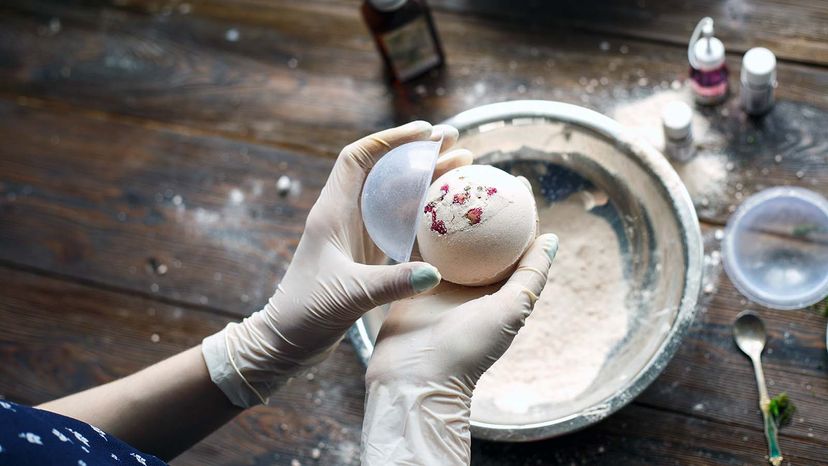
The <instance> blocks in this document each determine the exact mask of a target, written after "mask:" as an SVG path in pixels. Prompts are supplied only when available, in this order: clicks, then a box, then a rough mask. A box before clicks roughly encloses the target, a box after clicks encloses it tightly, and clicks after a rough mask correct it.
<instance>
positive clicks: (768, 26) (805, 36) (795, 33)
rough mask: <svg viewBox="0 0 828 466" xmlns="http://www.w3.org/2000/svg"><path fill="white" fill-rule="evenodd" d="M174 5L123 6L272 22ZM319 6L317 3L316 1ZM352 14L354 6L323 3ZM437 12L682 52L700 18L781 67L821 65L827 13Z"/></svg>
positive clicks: (676, 3)
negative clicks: (773, 57) (767, 52)
mask: <svg viewBox="0 0 828 466" xmlns="http://www.w3.org/2000/svg"><path fill="white" fill-rule="evenodd" d="M183 3H185V4H186V5H187V6H186V7H184V8H183V9H182V8H181V7H180V4H171V3H167V2H159V1H157V0H128V1H123V2H119V4H120V5H121V6H123V7H126V8H130V9H133V10H138V11H147V12H151V13H154V14H161V15H175V14H181V12H182V11H184V12H187V13H188V14H193V15H201V16H212V17H216V18H224V19H232V20H234V21H239V22H244V23H253V24H256V23H262V22H267V21H270V20H271V18H270V17H271V16H273V15H278V14H279V12H280V9H281V5H277V4H274V2H270V1H267V0H232V1H223V2H220V1H215V0H195V1H189V2H183ZM316 3H320V2H316ZM327 3H338V4H343V5H346V6H348V7H350V8H352V9H354V10H356V9H357V8H358V7H359V5H360V3H361V1H359V0H329V1H328V2H327ZM428 3H429V5H430V6H431V7H432V9H434V10H435V11H437V12H440V13H443V12H448V13H454V14H461V15H466V16H469V15H473V16H477V17H483V18H486V19H492V20H496V21H501V22H502V21H504V20H505V21H510V22H513V23H517V24H519V25H520V26H521V27H523V28H527V29H533V30H539V29H547V28H550V27H554V28H558V29H560V28H563V29H566V30H580V31H588V32H592V33H597V34H612V35H615V36H618V37H619V38H622V39H623V38H630V39H636V38H637V39H646V40H649V41H658V42H664V43H670V44H675V45H678V46H683V47H685V48H686V47H687V42H688V40H689V38H690V35H691V33H692V32H693V28H694V27H695V25H696V23H697V22H698V21H699V19H701V18H702V17H704V16H711V17H713V18H714V19H715V21H716V35H717V36H718V37H720V38H721V39H722V40H723V41H724V43H725V45H726V47H727V50H728V51H729V52H731V53H732V54H734V55H736V54H738V55H741V54H742V53H744V52H745V51H746V50H747V49H749V48H751V47H759V46H761V47H768V48H770V49H771V50H773V51H774V52H775V53H776V54H777V56H778V57H779V58H781V59H783V60H791V61H799V62H804V63H814V64H819V65H828V30H826V29H825V28H824V27H823V25H824V24H825V23H826V22H828V6H826V5H825V4H824V3H823V2H809V1H773V0H770V1H768V0H748V1H744V2H739V3H737V4H734V3H728V2H718V1H715V0H703V1H694V2H685V1H680V0H670V1H657V2H644V1H640V0H621V1H613V2H606V1H602V0H578V1H575V0H567V1H555V2H542V1H540V2H539V1H535V0H516V1H510V2H504V1H502V0H430V1H429V2H428Z"/></svg>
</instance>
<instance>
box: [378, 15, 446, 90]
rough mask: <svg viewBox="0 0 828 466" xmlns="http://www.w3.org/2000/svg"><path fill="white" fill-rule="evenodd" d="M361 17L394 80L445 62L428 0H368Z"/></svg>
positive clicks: (408, 76)
mask: <svg viewBox="0 0 828 466" xmlns="http://www.w3.org/2000/svg"><path fill="white" fill-rule="evenodd" d="M362 17H363V18H364V19H365V23H366V24H367V25H368V28H369V29H370V30H371V34H372V35H373V36H374V41H375V42H376V44H377V49H379V52H380V54H381V55H382V60H383V62H384V63H385V66H386V67H387V68H388V72H389V74H390V75H391V77H392V78H393V79H394V80H395V81H397V82H405V81H408V80H410V79H413V78H416V77H417V76H420V75H422V74H423V73H425V72H427V71H429V70H431V69H434V68H437V67H439V66H442V65H443V62H444V61H445V57H444V55H443V48H442V46H441V45H440V39H439V38H438V37H437V31H436V30H435V29H434V21H433V20H432V19H431V11H429V9H428V5H426V3H425V0H365V1H364V2H363V4H362Z"/></svg>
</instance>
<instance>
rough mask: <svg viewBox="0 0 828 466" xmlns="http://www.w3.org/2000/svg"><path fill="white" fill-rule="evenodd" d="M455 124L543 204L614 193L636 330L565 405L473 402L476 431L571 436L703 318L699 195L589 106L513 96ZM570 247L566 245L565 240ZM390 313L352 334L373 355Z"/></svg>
mask: <svg viewBox="0 0 828 466" xmlns="http://www.w3.org/2000/svg"><path fill="white" fill-rule="evenodd" d="M446 123H448V124H451V125H453V126H455V127H457V128H458V129H459V130H460V140H459V142H458V144H457V147H465V148H468V149H470V150H471V151H472V152H473V153H474V154H475V156H476V160H475V163H488V164H492V165H495V166H498V167H500V168H502V169H504V170H506V171H510V172H511V173H513V174H516V175H523V176H525V177H526V178H528V179H529V180H530V182H531V183H532V185H533V189H534V191H535V196H536V199H537V200H538V205H539V207H543V206H544V205H551V204H553V203H555V202H560V201H561V200H562V199H564V198H567V197H570V196H572V195H573V194H574V193H578V192H582V191H585V192H588V193H590V195H591V196H593V197H594V195H595V194H596V193H598V196H599V197H604V198H608V202H606V203H605V204H604V205H603V206H602V207H601V208H600V209H596V210H594V211H592V212H590V215H600V216H601V217H602V218H603V219H604V220H606V222H607V224H608V225H610V226H611V231H612V232H614V234H615V236H616V239H617V241H618V247H619V248H620V251H621V252H622V254H621V255H620V256H619V257H621V259H620V261H621V262H622V263H621V264H620V267H621V269H622V270H623V280H624V281H625V283H626V286H628V290H629V291H628V292H627V298H626V300H625V303H624V306H626V309H627V312H628V318H627V329H628V330H627V332H626V335H625V336H624V337H623V338H621V339H620V340H619V341H618V342H617V343H616V344H615V345H614V346H613V347H612V350H611V352H610V353H609V356H608V358H607V359H606V362H605V363H604V364H603V365H602V366H600V371H599V372H598V373H597V376H596V377H595V379H594V380H593V381H592V383H591V384H590V385H589V387H588V388H587V389H585V390H584V391H583V392H582V393H581V394H579V395H578V396H577V397H575V398H574V399H572V400H570V401H567V402H565V403H549V404H548V405H544V406H543V407H542V408H540V409H533V410H532V411H531V412H526V413H520V414H516V413H513V412H508V411H498V408H496V407H493V406H485V407H479V406H478V405H477V404H476V402H475V401H473V406H472V434H473V435H474V436H475V437H478V438H483V439H489V440H509V441H529V440H537V439H542V438H549V437H554V436H558V435H562V434H565V433H568V432H572V431H575V430H577V429H581V428H583V427H586V426H588V425H590V424H593V423H595V422H597V421H599V420H601V419H603V418H604V417H606V416H608V415H610V414H611V413H613V412H615V411H617V410H618V409H620V408H621V407H622V406H624V405H625V404H627V403H629V402H630V401H631V400H632V399H633V398H635V397H636V396H637V395H638V394H639V393H641V391H642V390H644V389H645V388H646V387H647V386H648V385H649V384H650V383H651V382H652V381H653V380H654V379H655V378H656V377H657V376H658V375H659V373H661V371H662V370H663V369H664V367H665V366H666V365H667V363H668V362H669V361H670V359H671V358H672V356H673V354H674V353H675V351H676V349H677V348H678V346H679V344H680V342H681V339H682V338H683V336H684V334H685V333H686V331H687V329H688V327H689V326H690V324H691V322H692V320H693V317H694V314H695V307H696V302H697V299H698V297H699V291H700V288H701V281H702V261H703V245H702V238H701V233H700V231H699V225H698V220H697V218H696V213H695V210H694V209H693V204H692V202H691V201H690V196H689V195H688V194H687V191H686V189H685V188H684V185H683V184H682V182H681V180H680V179H679V177H678V175H677V174H676V172H675V171H673V169H672V167H671V166H670V164H669V163H668V162H667V161H666V160H665V159H664V157H663V156H662V155H661V154H660V153H659V152H658V151H656V150H655V149H653V148H652V147H650V146H648V145H647V144H646V143H644V142H643V141H640V140H637V139H635V137H634V136H632V135H630V134H629V133H628V132H626V131H625V130H624V129H623V127H621V125H619V124H618V123H616V122H615V121H613V120H611V119H609V118H607V117H605V116H603V115H601V114H598V113H596V112H593V111H591V110H587V109H585V108H582V107H578V106H575V105H569V104H564V103H558V102H548V101H513V102H504V103H498V104H492V105H485V106H482V107H478V108H475V109H472V110H468V111H466V112H463V113H461V114H459V115H457V116H455V117H453V118H451V119H449V120H448V121H447V122H446ZM604 195H606V196H604ZM599 204H600V202H599ZM541 217H543V209H541ZM543 220H544V219H543V218H541V223H543ZM550 220H554V221H560V220H561V219H557V220H555V219H550ZM564 221H566V220H565V219H564ZM553 232H554V229H553ZM591 233H592V232H591V231H584V232H583V234H584V235H590V234H591ZM565 247H566V244H565V243H564V242H562V244H561V248H565ZM555 266H558V264H557V263H556V264H555ZM553 270H554V269H553ZM587 273H601V271H600V270H594V271H587ZM541 298H543V295H541ZM542 301H543V300H541V301H539V302H538V305H542V304H543V303H542ZM547 302H548V301H547ZM558 304H560V305H565V303H558ZM572 311H573V312H577V310H575V309H573V310H572ZM384 312H385V309H381V308H378V309H374V310H373V311H371V312H369V313H368V314H366V315H365V316H364V317H363V318H362V319H360V321H359V322H357V323H356V324H355V325H354V326H353V327H352V328H351V330H350V333H349V337H350V339H351V342H352V343H353V345H354V347H355V348H356V351H357V354H358V355H359V357H360V359H361V360H362V361H363V362H367V361H368V359H369V358H370V356H371V351H372V350H373V342H374V340H375V338H376V334H377V332H378V330H379V327H380V325H381V324H382V320H383V316H384ZM537 312H539V309H538V308H537V306H536V309H535V313H537ZM548 376H549V377H561V376H562V375H561V374H548Z"/></svg>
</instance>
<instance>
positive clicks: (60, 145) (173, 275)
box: [0, 102, 331, 315]
mask: <svg viewBox="0 0 828 466" xmlns="http://www.w3.org/2000/svg"><path fill="white" fill-rule="evenodd" d="M0 120H2V121H3V124H2V125H0V139H2V140H3V141H5V144H4V145H3V148H2V149H0V154H1V155H0V260H4V261H10V262H14V263H18V264H22V265H25V266H30V267H36V268H40V269H42V270H49V271H51V272H54V273H59V274H64V275H68V276H72V277H75V278H76V279H82V280H92V281H95V282H99V283H103V284H106V285H109V286H114V287H119V288H125V289H129V290H132V291H136V292H140V293H145V294H150V295H157V296H159V297H164V298H166V299H171V300H176V301H179V302H188V303H191V304H194V305H199V306H206V307H210V308H218V309H223V310H225V311H228V312H232V313H235V314H237V315H244V314H247V313H249V312H251V311H254V310H257V309H258V306H261V304H262V303H263V302H264V300H265V299H266V298H267V297H269V295H270V293H272V291H273V290H274V289H275V284H276V283H277V281H278V280H279V279H280V278H281V276H282V274H283V273H284V271H285V269H286V267H287V264H288V263H289V261H290V258H291V256H292V254H293V250H294V249H295V247H296V244H297V243H298V240H299V237H300V236H301V233H302V231H303V229H304V222H305V218H306V216H307V212H308V210H309V209H310V207H311V205H312V204H313V202H315V200H316V198H317V196H318V194H319V191H320V190H321V187H322V184H323V183H324V181H325V179H326V178H327V175H328V172H329V170H330V166H331V162H330V160H328V159H317V158H313V157H297V156H294V155H291V154H289V153H286V152H283V151H278V150H273V149H271V148H266V147H262V146H255V145H250V144H244V143H237V142H232V141H229V140H226V139H220V138H215V137H199V136H186V135H181V134H179V133H175V132H170V131H166V130H147V129H143V128H141V127H137V126H132V125H128V124H123V123H116V122H111V121H100V120H94V119H85V118H82V117H77V116H72V115H66V114H63V115H55V114H52V113H47V112H40V111H33V110H31V109H27V108H25V107H17V106H15V105H14V104H9V103H8V102H0ZM281 175H288V176H290V177H291V179H293V180H294V181H295V182H296V183H298V185H297V186H301V189H299V192H298V193H297V194H296V195H292V194H291V195H287V196H284V197H283V196H280V195H279V193H277V189H276V180H277V179H278V178H279V177H280V176H281Z"/></svg>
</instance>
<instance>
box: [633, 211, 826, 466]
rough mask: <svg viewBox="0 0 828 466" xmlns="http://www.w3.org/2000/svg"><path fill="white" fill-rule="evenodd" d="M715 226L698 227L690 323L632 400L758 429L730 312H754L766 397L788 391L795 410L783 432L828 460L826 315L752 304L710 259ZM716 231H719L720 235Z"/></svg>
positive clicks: (749, 377)
mask: <svg viewBox="0 0 828 466" xmlns="http://www.w3.org/2000/svg"><path fill="white" fill-rule="evenodd" d="M717 230H718V228H717V227H705V228H704V229H703V231H704V235H705V240H706V241H705V242H706V256H707V260H708V263H709V264H710V265H709V266H708V270H707V277H706V283H707V284H710V285H713V286H712V287H711V288H708V289H707V292H706V293H705V294H704V295H703V297H702V305H701V306H700V307H699V310H698V314H697V316H696V320H695V322H694V324H693V326H692V327H691V330H690V332H689V333H688V335H687V336H686V337H685V339H684V342H683V344H682V346H681V348H680V349H679V351H678V353H677V354H676V356H675V357H674V359H673V360H672V362H671V363H670V364H669V365H668V366H667V368H666V369H665V371H664V373H663V374H662V375H661V376H660V377H659V378H658V379H657V380H656V381H655V382H654V383H653V384H652V385H651V386H650V387H649V388H648V389H647V390H646V391H645V392H644V393H643V394H642V395H641V396H640V397H639V398H638V399H637V402H638V403H641V404H644V405H647V406H654V407H658V408H660V409H664V410H672V411H674V412H680V413H685V414H688V415H692V416H694V417H698V418H701V419H708V420H716V421H719V422H722V423H726V424H730V425H738V426H741V427H745V428H750V427H756V428H758V427H760V426H761V425H762V424H761V415H760V412H759V409H758V399H759V395H758V393H757V389H756V384H755V381H754V378H753V369H752V367H751V365H750V361H749V360H748V359H747V357H745V356H744V355H743V354H742V353H741V352H740V351H739V349H738V348H737V347H736V344H735V343H734V342H733V336H732V324H733V321H734V320H735V318H736V315H737V314H738V313H739V312H741V311H742V310H745V309H753V310H755V311H757V312H759V314H760V315H761V317H762V318H763V319H764V320H765V325H766V328H767V330H768V343H767V346H766V350H765V353H764V354H763V357H762V361H763V366H764V369H765V377H766V379H767V383H768V390H769V392H770V393H771V395H775V394H778V393H781V392H787V393H788V394H789V395H790V397H791V399H792V400H793V401H794V403H795V404H796V405H797V407H798V410H799V412H798V413H797V415H796V416H795V418H794V420H793V422H792V423H791V425H790V426H788V427H785V428H784V429H783V430H782V431H781V439H782V443H783V451H784V444H785V443H787V442H788V441H790V440H791V439H792V438H797V439H800V440H801V441H807V442H814V443H815V444H817V445H821V446H822V448H823V450H822V451H823V452H824V453H825V455H826V456H825V458H828V421H826V419H828V377H826V374H828V352H826V347H825V331H826V330H825V327H826V318H825V317H824V316H822V315H820V313H818V312H816V311H815V310H802V311H776V310H772V309H767V308H764V307H761V306H758V305H755V304H753V303H750V302H749V301H748V300H746V299H745V298H744V297H742V295H741V294H739V292H738V291H737V290H736V289H735V288H734V287H733V285H732V284H731V283H730V281H729V280H728V278H727V275H726V274H725V273H724V272H723V271H722V268H721V264H720V263H718V261H717V259H716V257H717V254H718V251H719V248H720V244H719V243H720V242H719V240H718V239H717V234H716V231H717ZM719 231H720V230H719Z"/></svg>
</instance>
